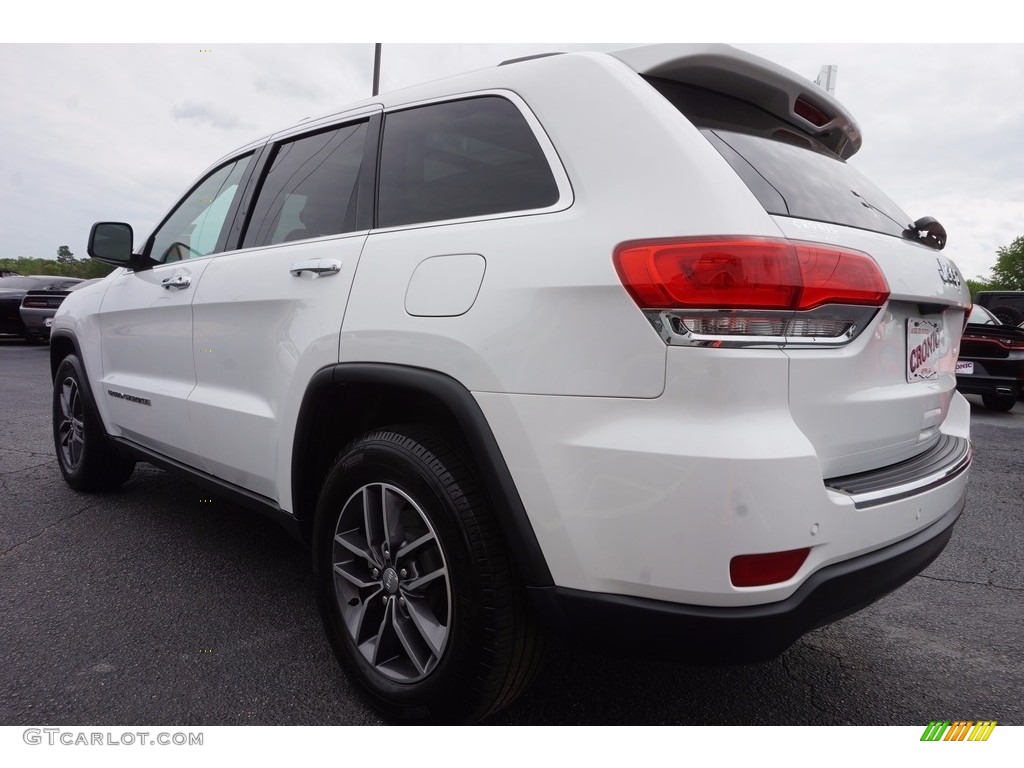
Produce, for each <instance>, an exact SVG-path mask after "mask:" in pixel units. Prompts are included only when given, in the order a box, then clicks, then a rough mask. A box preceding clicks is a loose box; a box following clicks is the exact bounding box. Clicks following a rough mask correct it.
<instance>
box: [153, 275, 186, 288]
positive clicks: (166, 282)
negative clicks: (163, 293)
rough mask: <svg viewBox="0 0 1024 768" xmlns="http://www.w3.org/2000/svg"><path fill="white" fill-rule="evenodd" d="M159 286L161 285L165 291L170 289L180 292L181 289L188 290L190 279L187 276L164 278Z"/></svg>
mask: <svg viewBox="0 0 1024 768" xmlns="http://www.w3.org/2000/svg"><path fill="white" fill-rule="evenodd" d="M160 285H162V286H163V287H164V288H166V289H167V290H171V288H177V289H178V290H181V289H182V288H188V287H189V286H190V285H192V278H191V277H189V276H188V275H175V276H174V277H165V278H164V279H163V280H162V281H161V283H160Z"/></svg>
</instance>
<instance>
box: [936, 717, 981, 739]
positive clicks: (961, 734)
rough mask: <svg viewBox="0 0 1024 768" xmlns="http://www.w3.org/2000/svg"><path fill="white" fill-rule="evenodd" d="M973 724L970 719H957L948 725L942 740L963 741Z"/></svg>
mask: <svg viewBox="0 0 1024 768" xmlns="http://www.w3.org/2000/svg"><path fill="white" fill-rule="evenodd" d="M972 725H974V723H972V722H971V721H970V720H957V721H956V722H954V723H953V725H951V726H950V728H949V731H948V732H947V733H946V738H944V739H943V741H963V740H964V739H965V738H967V731H968V730H970V727H971V726H972Z"/></svg>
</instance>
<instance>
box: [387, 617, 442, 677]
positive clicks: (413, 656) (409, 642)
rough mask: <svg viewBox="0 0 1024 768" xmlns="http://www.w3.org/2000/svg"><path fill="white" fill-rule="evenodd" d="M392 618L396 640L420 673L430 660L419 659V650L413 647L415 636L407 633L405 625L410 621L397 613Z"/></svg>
mask: <svg viewBox="0 0 1024 768" xmlns="http://www.w3.org/2000/svg"><path fill="white" fill-rule="evenodd" d="M396 611H397V609H396ZM394 618H395V621H394V625H393V626H394V630H395V635H396V636H397V637H398V642H400V643H401V644H402V648H404V649H405V655H406V656H407V657H408V659H409V661H411V662H412V665H413V666H414V667H416V673H417V674H419V675H422V674H423V673H424V672H426V671H427V663H428V662H429V661H430V659H429V658H428V659H426V660H421V659H420V653H421V651H418V650H417V649H416V647H415V643H416V641H417V636H415V635H413V636H412V637H410V636H409V635H408V632H407V625H408V624H410V623H412V622H407V621H403V620H401V619H399V618H398V615H397V613H396V616H395V617H394ZM432 655H434V656H436V655H437V654H436V653H433V654H432Z"/></svg>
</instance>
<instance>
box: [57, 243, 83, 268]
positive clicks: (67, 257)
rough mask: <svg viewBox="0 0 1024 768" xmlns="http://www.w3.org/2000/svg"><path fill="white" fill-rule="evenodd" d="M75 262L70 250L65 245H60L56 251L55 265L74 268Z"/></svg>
mask: <svg viewBox="0 0 1024 768" xmlns="http://www.w3.org/2000/svg"><path fill="white" fill-rule="evenodd" d="M76 261H78V259H76V258H75V254H73V253H72V252H71V249H70V248H68V247H67V246H66V245H62V246H60V247H59V248H58V249H57V263H59V264H64V265H67V266H74V264H75V262H76Z"/></svg>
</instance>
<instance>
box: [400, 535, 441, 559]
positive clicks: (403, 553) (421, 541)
mask: <svg viewBox="0 0 1024 768" xmlns="http://www.w3.org/2000/svg"><path fill="white" fill-rule="evenodd" d="M433 541H436V539H435V538H434V534H432V533H430V532H429V531H428V532H427V533H424V534H423V535H422V536H420V537H419V538H418V539H416V540H415V541H410V542H409V543H408V544H406V545H404V546H403V547H402V548H401V549H399V550H398V552H397V554H396V555H395V560H396V561H397V560H399V559H400V558H403V557H408V556H409V555H411V554H412V553H413V552H415V551H416V550H418V549H420V548H421V547H422V546H424V545H425V544H430V543H431V542H433Z"/></svg>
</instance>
